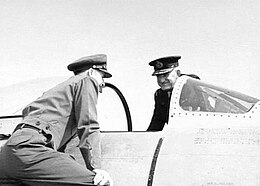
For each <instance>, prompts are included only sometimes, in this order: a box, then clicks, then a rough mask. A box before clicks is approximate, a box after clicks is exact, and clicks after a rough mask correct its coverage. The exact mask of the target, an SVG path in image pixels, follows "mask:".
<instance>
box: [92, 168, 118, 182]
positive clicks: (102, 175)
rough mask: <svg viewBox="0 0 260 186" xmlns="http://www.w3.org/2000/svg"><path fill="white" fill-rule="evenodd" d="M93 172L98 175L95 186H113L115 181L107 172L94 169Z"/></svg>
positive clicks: (95, 178)
mask: <svg viewBox="0 0 260 186" xmlns="http://www.w3.org/2000/svg"><path fill="white" fill-rule="evenodd" d="M93 172H95V173H96V175H95V177H94V184H95V185H109V186H113V180H112V179H111V177H110V176H109V174H108V173H107V172H106V171H105V170H101V169H94V170H93Z"/></svg>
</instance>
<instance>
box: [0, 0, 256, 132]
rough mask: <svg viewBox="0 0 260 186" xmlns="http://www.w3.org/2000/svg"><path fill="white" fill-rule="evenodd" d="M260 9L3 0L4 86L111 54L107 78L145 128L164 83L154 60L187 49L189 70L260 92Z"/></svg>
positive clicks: (173, 0) (0, 56)
mask: <svg viewBox="0 0 260 186" xmlns="http://www.w3.org/2000/svg"><path fill="white" fill-rule="evenodd" d="M259 10H260V1H257V0H215V1H209V0H102V1H100V0H99V1H98V0H96V1H94V0H12V1H10V0H0V49H1V52H0V61H1V68H0V73H1V76H0V82H1V85H0V86H1V87H5V86H9V85H11V84H14V83H18V82H22V81H25V80H30V79H35V78H41V77H50V76H70V75H72V73H71V72H69V71H68V70H67V69H66V67H67V65H68V64H69V63H71V62H73V61H74V60H76V59H78V58H80V57H83V56H87V55H92V54H97V53H105V54H107V56H108V70H109V71H110V72H111V73H112V74H113V77H112V78H111V79H108V80H107V81H108V82H110V83H113V84H114V85H116V86H117V87H118V88H119V89H120V90H121V91H122V93H123V94H124V95H125V97H126V99H127V101H128V104H129V107H130V110H131V112H132V119H133V124H134V128H142V129H143V128H146V127H147V126H148V124H149V122H150V119H151V115H152V111H153V106H154V101H153V94H154V92H155V90H156V89H157V84H156V79H155V77H152V76H151V73H152V72H153V69H152V67H150V66H148V63H149V61H151V60H154V59H155V58H159V57H164V56H169V55H181V56H182V58H181V60H180V67H181V69H182V71H183V72H184V73H194V74H197V75H199V76H200V77H201V79H203V80H206V81H208V82H214V83H215V84H217V85H222V86H224V87H229V88H230V89H235V90H238V91H241V92H243V93H246V94H249V95H251V96H255V97H258V98H259V97H260V86H259V85H260V84H259V82H260V76H259V72H260V63H259V60H260V13H259Z"/></svg>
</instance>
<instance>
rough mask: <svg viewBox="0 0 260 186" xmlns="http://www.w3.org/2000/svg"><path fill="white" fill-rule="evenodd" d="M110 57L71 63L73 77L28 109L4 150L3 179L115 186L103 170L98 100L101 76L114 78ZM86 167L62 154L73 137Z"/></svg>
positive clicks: (0, 159) (1, 160)
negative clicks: (107, 66) (77, 142)
mask: <svg viewBox="0 0 260 186" xmlns="http://www.w3.org/2000/svg"><path fill="white" fill-rule="evenodd" d="M106 62H107V59H106V55H104V54H98V55H93V56H87V57H83V58H80V59H79V60H77V61H75V62H74V63H72V64H70V65H68V69H69V70H71V71H73V72H74V74H75V76H73V77H71V78H69V79H68V80H66V81H65V82H62V83H60V84H58V85H57V86H55V87H54V88H52V89H50V90H48V91H47V92H45V93H44V94H43V95H42V96H41V97H39V98H38V99H36V100H35V101H33V102H32V103H30V104H29V105H27V106H26V107H25V108H24V110H23V119H22V121H21V123H20V124H18V125H17V127H16V128H15V130H14V132H13V134H12V136H11V137H10V138H9V140H8V141H7V142H6V143H5V145H4V146H3V147H2V149H1V156H0V165H1V166H0V179H5V178H15V179H17V180H18V181H19V182H20V183H23V184H28V185H45V186H48V185H110V186H111V185H113V181H112V179H111V178H110V176H109V174H108V173H107V172H106V171H105V170H102V169H101V162H100V160H101V152H100V130H99V123H98V121H97V109H96V104H97V98H98V93H99V92H101V89H102V86H103V85H104V81H103V78H109V77H111V76H112V75H111V74H110V73H109V72H108V71H107V68H106ZM76 135H77V136H78V137H79V144H78V147H79V149H80V151H81V154H82V156H83V159H84V161H85V164H86V167H84V166H82V165H80V164H79V163H77V162H76V161H75V160H74V159H73V158H72V157H71V156H70V155H68V154H66V153H64V149H65V147H66V145H67V144H68V143H69V142H70V141H71V139H72V138H73V137H74V136H76Z"/></svg>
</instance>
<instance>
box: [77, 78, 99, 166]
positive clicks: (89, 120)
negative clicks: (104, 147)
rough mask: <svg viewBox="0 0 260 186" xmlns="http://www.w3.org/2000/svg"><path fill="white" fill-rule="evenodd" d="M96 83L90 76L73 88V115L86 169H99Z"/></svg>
mask: <svg viewBox="0 0 260 186" xmlns="http://www.w3.org/2000/svg"><path fill="white" fill-rule="evenodd" d="M97 98H98V85H97V83H96V81H95V80H94V79H92V78H88V77H86V78H84V79H82V80H81V81H80V82H79V83H78V84H77V86H76V89H75V102H74V106H75V116H76V122H77V125H78V136H79V140H80V141H79V148H80V151H81V153H82V156H83V158H84V161H85V163H86V166H87V168H88V169H90V170H93V169H100V167H101V162H100V159H101V149H100V130H99V123H98V122H97V109H96V105H97Z"/></svg>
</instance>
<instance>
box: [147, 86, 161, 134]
mask: <svg viewBox="0 0 260 186" xmlns="http://www.w3.org/2000/svg"><path fill="white" fill-rule="evenodd" d="M160 101H161V100H160V99H159V98H158V91H156V93H155V94H154V102H155V106H154V111H153V116H152V119H151V122H150V125H149V127H148V129H147V131H161V130H162V129H163V127H164V124H165V118H164V117H165V116H164V115H165V114H163V113H162V111H163V108H161V104H160Z"/></svg>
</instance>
